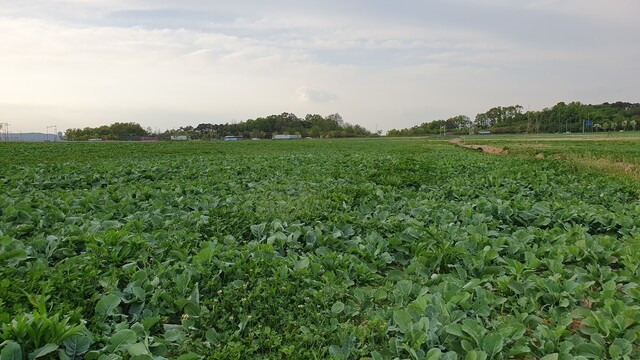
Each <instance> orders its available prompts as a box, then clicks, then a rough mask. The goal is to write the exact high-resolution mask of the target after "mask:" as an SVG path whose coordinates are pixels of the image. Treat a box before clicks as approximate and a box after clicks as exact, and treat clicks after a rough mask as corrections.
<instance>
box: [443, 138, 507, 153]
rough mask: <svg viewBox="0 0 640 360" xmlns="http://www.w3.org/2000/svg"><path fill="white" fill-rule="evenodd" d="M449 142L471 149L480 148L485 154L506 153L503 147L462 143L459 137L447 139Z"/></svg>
mask: <svg viewBox="0 0 640 360" xmlns="http://www.w3.org/2000/svg"><path fill="white" fill-rule="evenodd" d="M449 142H450V143H452V144H455V145H456V146H460V147H462V148H465V149H471V150H481V151H482V152H484V153H487V154H506V153H507V150H505V149H503V148H499V147H495V146H489V145H467V144H465V143H464V140H462V139H460V138H455V139H453V140H449Z"/></svg>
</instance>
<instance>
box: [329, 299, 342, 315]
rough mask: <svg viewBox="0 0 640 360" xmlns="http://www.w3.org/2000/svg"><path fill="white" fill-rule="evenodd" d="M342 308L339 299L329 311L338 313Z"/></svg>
mask: <svg viewBox="0 0 640 360" xmlns="http://www.w3.org/2000/svg"><path fill="white" fill-rule="evenodd" d="M343 310H344V304H343V303H342V302H340V301H336V303H335V304H333V306H331V312H333V313H335V314H340V313H341V312H342V311H343Z"/></svg>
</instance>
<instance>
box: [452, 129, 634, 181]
mask: <svg viewBox="0 0 640 360" xmlns="http://www.w3.org/2000/svg"><path fill="white" fill-rule="evenodd" d="M464 139H465V141H466V143H468V144H483V145H492V146H496V147H500V148H504V149H507V150H508V151H509V153H511V154H512V155H522V156H539V157H542V156H544V157H553V158H556V159H564V160H568V161H570V162H574V163H577V164H580V165H581V166H583V167H585V168H591V169H596V170H601V171H604V172H608V173H612V174H615V175H629V176H631V177H635V179H636V180H639V179H640V133H638V132H624V133H611V134H607V133H598V134H571V135H567V134H544V135H520V136H514V135H511V136H508V135H502V136H501V135H492V136H487V137H484V136H467V137H464Z"/></svg>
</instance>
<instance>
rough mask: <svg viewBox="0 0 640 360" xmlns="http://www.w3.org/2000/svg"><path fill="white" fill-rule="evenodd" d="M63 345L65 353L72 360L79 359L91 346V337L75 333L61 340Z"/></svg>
mask: <svg viewBox="0 0 640 360" xmlns="http://www.w3.org/2000/svg"><path fill="white" fill-rule="evenodd" d="M63 344H64V347H65V353H66V354H67V356H69V358H71V359H72V360H75V359H81V358H82V355H84V354H85V353H86V352H87V351H89V346H91V339H90V338H89V337H88V336H86V335H81V334H76V335H73V336H71V337H69V338H67V339H65V340H64V342H63Z"/></svg>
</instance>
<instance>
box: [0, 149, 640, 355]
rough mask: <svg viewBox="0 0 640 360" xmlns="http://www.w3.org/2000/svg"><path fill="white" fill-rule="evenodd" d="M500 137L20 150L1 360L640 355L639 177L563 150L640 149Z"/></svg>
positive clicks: (0, 227) (1, 198) (7, 197)
mask: <svg viewBox="0 0 640 360" xmlns="http://www.w3.org/2000/svg"><path fill="white" fill-rule="evenodd" d="M474 139H475V138H474ZM516 140H517V139H516ZM467 141H468V142H471V141H470V140H469V139H467ZM474 141H475V140H474ZM480 141H489V142H494V143H495V142H497V144H501V145H503V146H506V147H509V150H510V152H511V154H509V155H502V156H495V155H488V154H482V153H480V152H475V151H470V150H466V149H461V148H458V147H456V146H454V145H453V144H450V143H448V142H446V141H435V140H429V139H363V140H303V141H292V142H276V141H246V142H185V143H168V142H166V143H126V142H121V143H118V142H113V143H48V144H18V143H14V144H0V324H2V330H1V331H0V343H2V342H3V341H5V342H4V343H2V344H3V345H2V355H1V359H2V360H4V359H5V358H6V359H23V358H24V359H27V358H30V359H31V358H36V357H37V358H40V359H47V358H50V359H58V358H60V359H67V358H70V359H81V358H86V359H152V358H153V359H163V358H180V359H201V358H210V359H253V358H269V359H283V358H295V359H323V358H335V359H363V358H372V359H376V360H377V359H394V358H399V359H430V360H434V359H470V360H472V359H544V360H552V359H560V360H565V359H605V358H611V359H637V358H639V357H640V339H639V335H640V288H639V287H638V285H639V284H640V262H639V255H640V230H639V228H640V200H639V196H638V194H639V192H638V186H637V181H636V180H635V178H633V177H628V176H619V175H618V174H615V173H612V172H609V171H600V169H597V168H594V167H587V166H582V165H581V164H579V163H576V162H575V161H572V159H573V158H568V157H560V156H552V155H554V154H567V153H574V154H579V153H580V152H586V151H589V152H590V154H592V155H593V154H595V155H593V156H602V157H607V158H612V159H613V158H616V159H617V158H620V157H622V158H623V159H627V157H628V156H627V155H628V154H629V153H630V152H633V151H635V153H634V154H635V155H632V156H631V157H630V158H634V159H636V160H633V161H637V159H638V158H639V157H640V155H638V150H637V149H638V146H637V144H638V142H637V141H635V140H633V139H631V140H623V141H608V140H602V141H600V142H602V144H604V145H602V146H604V147H602V146H601V145H598V147H593V146H592V145H593V142H587V141H574V142H570V141H555V142H552V141H547V142H548V143H552V144H547V142H545V143H544V144H547V145H548V146H551V147H553V148H552V149H546V150H542V151H543V152H546V151H548V153H546V154H547V156H545V158H543V159H539V158H536V157H534V156H529V155H535V154H537V151H533V152H529V151H531V150H527V149H525V146H524V145H517V144H520V143H524V142H525V141H520V140H518V141H512V140H511V141H510V140H508V139H504V138H502V139H501V138H497V139H496V138H491V139H484V140H480ZM634 141H635V142H634ZM605 145H606V146H605ZM518 146H520V150H517V149H518ZM586 149H588V150H586ZM593 149H596V150H593ZM594 152H595V153H594ZM624 161H627V160H624Z"/></svg>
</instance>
